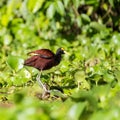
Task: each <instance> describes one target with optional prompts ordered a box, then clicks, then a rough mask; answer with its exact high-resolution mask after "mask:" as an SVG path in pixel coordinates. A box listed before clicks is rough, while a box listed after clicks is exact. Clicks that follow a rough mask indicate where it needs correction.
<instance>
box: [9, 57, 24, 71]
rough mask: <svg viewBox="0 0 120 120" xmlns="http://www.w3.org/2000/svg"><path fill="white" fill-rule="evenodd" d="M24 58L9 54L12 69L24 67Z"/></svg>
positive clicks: (16, 69)
mask: <svg viewBox="0 0 120 120" xmlns="http://www.w3.org/2000/svg"><path fill="white" fill-rule="evenodd" d="M23 63H24V60H23V59H22V58H20V57H18V56H12V55H10V56H8V58H7V64H8V65H9V66H10V68H11V69H13V70H15V71H18V70H20V69H22V68H23Z"/></svg>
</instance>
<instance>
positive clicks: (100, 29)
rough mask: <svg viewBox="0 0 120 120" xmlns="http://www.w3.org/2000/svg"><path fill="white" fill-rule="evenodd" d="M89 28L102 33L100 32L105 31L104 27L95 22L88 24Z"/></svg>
mask: <svg viewBox="0 0 120 120" xmlns="http://www.w3.org/2000/svg"><path fill="white" fill-rule="evenodd" d="M90 26H91V27H92V28H94V29H96V30H98V31H102V30H104V29H106V27H105V25H103V24H99V23H97V22H91V23H90Z"/></svg>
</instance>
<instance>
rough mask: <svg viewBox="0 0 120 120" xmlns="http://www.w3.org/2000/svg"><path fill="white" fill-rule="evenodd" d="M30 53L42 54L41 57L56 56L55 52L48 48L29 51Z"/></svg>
mask: <svg viewBox="0 0 120 120" xmlns="http://www.w3.org/2000/svg"><path fill="white" fill-rule="evenodd" d="M28 55H31V56H35V55H36V56H40V57H41V58H45V59H51V58H53V57H54V55H55V54H54V53H53V52H51V51H50V50H48V49H40V50H36V51H32V52H29V53H28Z"/></svg>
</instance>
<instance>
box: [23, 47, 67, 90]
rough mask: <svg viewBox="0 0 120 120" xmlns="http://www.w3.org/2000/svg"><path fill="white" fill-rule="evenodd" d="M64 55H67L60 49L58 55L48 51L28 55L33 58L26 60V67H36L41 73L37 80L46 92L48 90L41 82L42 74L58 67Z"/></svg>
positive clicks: (43, 50) (41, 50)
mask: <svg viewBox="0 0 120 120" xmlns="http://www.w3.org/2000/svg"><path fill="white" fill-rule="evenodd" d="M62 54H65V51H64V49H63V48H58V49H57V51H56V54H54V53H53V52H52V51H50V50H48V49H40V50H36V51H33V52H30V53H28V55H31V57H30V58H28V59H27V60H25V62H24V65H26V66H31V67H34V68H36V69H38V70H39V71H40V74H38V76H37V78H36V79H37V81H38V83H39V85H40V86H42V88H43V89H44V91H48V90H47V89H46V87H45V86H44V85H43V84H42V82H41V80H40V76H41V72H42V71H43V70H48V69H50V68H52V67H54V66H56V65H58V64H59V63H60V61H61V58H62Z"/></svg>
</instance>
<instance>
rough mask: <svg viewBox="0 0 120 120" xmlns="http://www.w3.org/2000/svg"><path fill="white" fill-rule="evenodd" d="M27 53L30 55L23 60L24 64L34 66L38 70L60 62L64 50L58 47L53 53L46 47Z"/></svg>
mask: <svg viewBox="0 0 120 120" xmlns="http://www.w3.org/2000/svg"><path fill="white" fill-rule="evenodd" d="M28 54H29V55H31V57H30V58H28V59H27V60H25V62H24V65H26V66H31V67H34V68H36V69H38V70H48V69H50V68H52V67H53V66H56V65H58V64H59V63H60V61H61V57H62V56H61V55H62V54H64V50H63V48H59V49H58V50H57V52H56V54H54V53H53V52H52V51H50V50H48V49H40V50H36V51H33V52H30V53H28Z"/></svg>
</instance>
